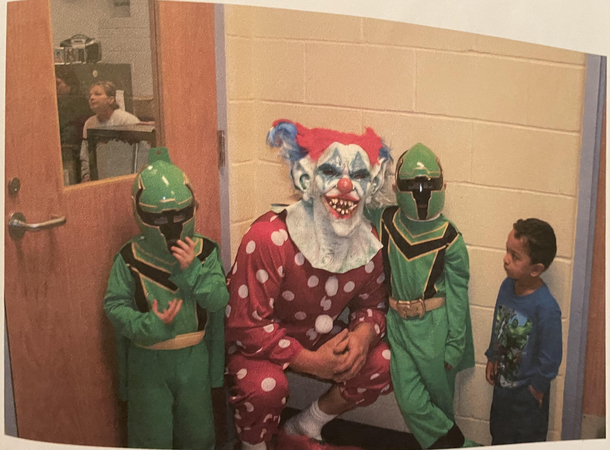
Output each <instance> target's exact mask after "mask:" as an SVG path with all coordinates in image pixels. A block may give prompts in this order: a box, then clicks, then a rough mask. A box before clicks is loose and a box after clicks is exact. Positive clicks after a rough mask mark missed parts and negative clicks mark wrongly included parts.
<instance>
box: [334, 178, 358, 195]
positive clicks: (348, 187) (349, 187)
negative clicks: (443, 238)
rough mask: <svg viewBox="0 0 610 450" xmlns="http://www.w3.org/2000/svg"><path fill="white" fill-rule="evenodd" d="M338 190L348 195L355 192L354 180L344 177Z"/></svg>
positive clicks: (338, 185)
mask: <svg viewBox="0 0 610 450" xmlns="http://www.w3.org/2000/svg"><path fill="white" fill-rule="evenodd" d="M337 189H339V192H341V193H342V194H347V193H348V192H352V191H353V190H354V185H353V184H352V180H350V179H349V178H347V177H343V178H341V179H340V180H339V182H338V183H337Z"/></svg>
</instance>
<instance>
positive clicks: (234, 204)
mask: <svg viewBox="0 0 610 450" xmlns="http://www.w3.org/2000/svg"><path fill="white" fill-rule="evenodd" d="M257 169H258V165H257V164H256V163H255V162H247V163H242V164H231V166H230V170H229V173H230V176H229V191H230V195H229V203H230V208H231V221H232V222H233V223H238V222H244V221H247V220H254V219H255V218H256V217H258V215H257V210H256V204H257V201H258V195H257V189H256V183H255V181H256V177H255V176H254V174H256V173H257V172H256V170H257Z"/></svg>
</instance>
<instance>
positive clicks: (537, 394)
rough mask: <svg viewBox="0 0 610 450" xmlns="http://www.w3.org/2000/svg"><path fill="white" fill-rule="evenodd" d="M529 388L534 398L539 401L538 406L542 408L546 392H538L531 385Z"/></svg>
mask: <svg viewBox="0 0 610 450" xmlns="http://www.w3.org/2000/svg"><path fill="white" fill-rule="evenodd" d="M528 388H529V390H530V392H531V393H532V395H533V396H534V398H535V399H536V400H538V406H540V407H541V408H542V399H543V398H544V392H540V391H537V390H536V389H534V388H533V387H532V385H531V384H530V385H529V386H528Z"/></svg>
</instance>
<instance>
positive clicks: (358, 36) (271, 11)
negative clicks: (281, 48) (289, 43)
mask: <svg viewBox="0 0 610 450" xmlns="http://www.w3.org/2000/svg"><path fill="white" fill-rule="evenodd" d="M225 17H226V19H225V23H226V25H227V29H228V33H229V34H236V35H240V36H256V37H268V38H282V39H299V40H308V41H314V40H315V41H317V40H321V41H334V42H360V41H361V40H362V32H361V29H362V25H361V22H362V19H361V18H359V17H353V16H345V15H338V14H326V13H316V12H308V11H294V10H289V9H279V8H259V7H244V6H230V7H228V6H225Z"/></svg>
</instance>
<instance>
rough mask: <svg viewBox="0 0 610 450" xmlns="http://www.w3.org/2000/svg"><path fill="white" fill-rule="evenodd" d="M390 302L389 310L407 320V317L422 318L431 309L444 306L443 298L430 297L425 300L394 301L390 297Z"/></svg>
mask: <svg viewBox="0 0 610 450" xmlns="http://www.w3.org/2000/svg"><path fill="white" fill-rule="evenodd" d="M389 300H390V308H392V309H393V310H395V311H396V312H397V313H398V314H399V315H400V317H402V318H403V319H407V318H409V317H416V316H419V317H420V318H421V317H423V316H424V314H425V313H426V311H432V310H433V309H437V308H440V307H441V306H443V305H444V304H445V297H432V298H429V299H427V300H424V299H421V298H420V299H417V300H410V301H405V300H395V299H393V298H392V297H390V298H389Z"/></svg>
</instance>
